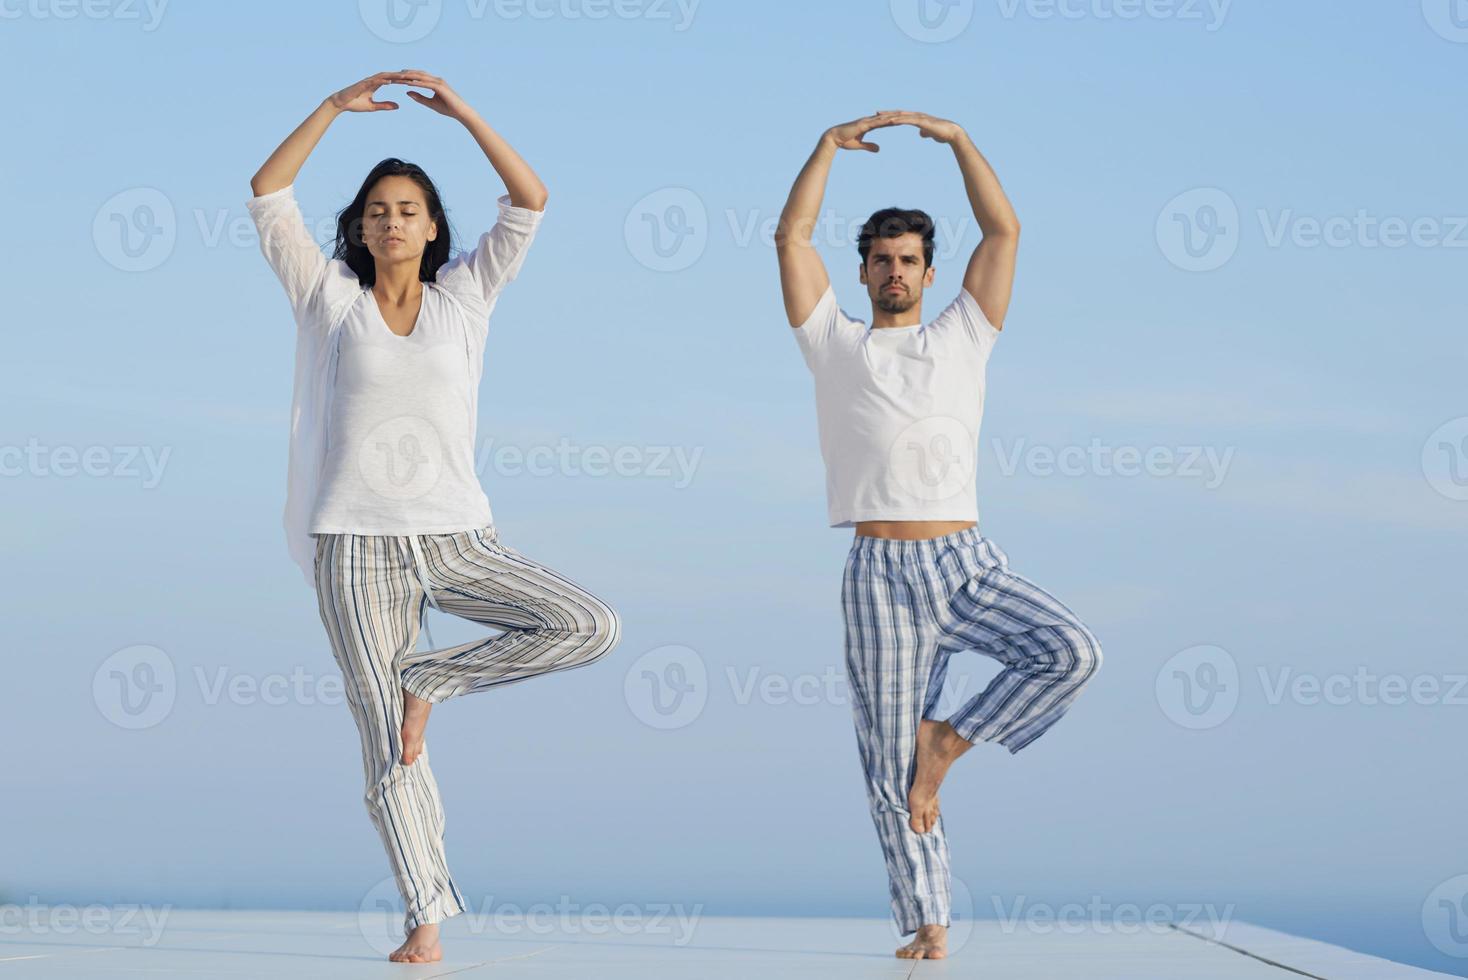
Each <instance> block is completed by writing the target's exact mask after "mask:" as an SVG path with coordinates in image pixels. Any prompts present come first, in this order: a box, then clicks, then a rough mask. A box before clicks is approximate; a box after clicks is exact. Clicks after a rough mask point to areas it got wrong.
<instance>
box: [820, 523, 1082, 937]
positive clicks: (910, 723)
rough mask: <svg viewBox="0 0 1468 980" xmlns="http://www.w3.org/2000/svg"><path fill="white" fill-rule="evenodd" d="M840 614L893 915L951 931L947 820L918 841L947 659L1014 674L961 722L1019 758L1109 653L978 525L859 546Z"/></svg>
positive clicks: (907, 927) (957, 719) (963, 731)
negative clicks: (916, 823)
mask: <svg viewBox="0 0 1468 980" xmlns="http://www.w3.org/2000/svg"><path fill="white" fill-rule="evenodd" d="M841 606H842V611H843V614H844V617H845V621H846V671H847V679H848V681H849V683H850V685H851V692H852V702H851V703H852V715H853V720H854V721H855V723H856V739H857V748H858V750H859V753H860V756H861V763H862V767H863V770H864V772H865V776H866V785H867V798H868V801H869V802H870V804H871V811H872V820H873V822H874V823H875V824H876V828H877V837H878V839H879V841H880V842H881V845H882V851H883V854H884V855H885V857H886V863H887V877H888V883H889V887H890V891H891V896H892V914H893V918H894V919H895V921H896V923H897V926H898V929H899V930H900V932H901V933H902V934H903V935H907V934H908V933H912V932H915V931H917V929H918V927H919V926H920V925H925V924H929V923H936V924H939V925H945V926H946V925H948V924H949V912H950V902H949V871H948V842H947V838H946V837H945V835H944V830H943V820H942V817H941V816H940V817H939V818H938V822H937V823H936V824H935V825H934V827H933V829H932V830H930V831H929V832H928V833H926V834H919V833H916V832H914V831H913V829H912V828H911V827H910V826H909V825H908V818H909V816H910V813H909V810H908V803H907V794H908V791H909V790H910V789H911V787H912V777H913V771H914V753H915V751H916V745H917V732H918V725H919V723H920V722H921V721H922V720H924V719H930V720H933V721H942V720H944V719H943V718H942V716H941V713H940V707H939V700H940V698H941V696H942V693H943V681H944V678H945V677H946V675H947V672H948V660H949V658H950V657H951V656H952V654H953V653H955V652H957V651H959V650H965V649H974V650H977V651H978V652H980V653H983V654H986V655H988V656H990V657H993V658H994V659H996V660H998V661H999V662H1000V663H1001V664H1002V665H1003V670H1001V671H1000V673H999V674H998V675H997V676H995V677H994V678H993V680H992V681H991V682H990V683H989V685H988V686H987V687H986V688H985V689H984V690H983V691H982V692H980V693H979V694H977V695H975V696H974V697H972V698H970V699H969V700H968V701H967V702H965V703H964V704H963V705H961V706H960V707H959V708H958V709H957V710H956V711H954V713H953V714H952V716H951V717H949V718H948V719H946V720H947V721H948V723H949V724H951V725H952V726H953V728H954V729H955V730H956V731H957V732H958V734H959V735H961V736H962V737H963V738H965V739H967V740H968V741H970V742H979V741H985V742H996V743H998V744H999V745H1002V746H1004V747H1005V748H1007V749H1008V750H1009V751H1010V752H1011V753H1013V752H1018V751H1019V750H1020V749H1022V748H1024V747H1025V746H1026V745H1029V744H1030V743H1031V742H1033V741H1034V740H1035V739H1037V738H1039V737H1040V736H1041V735H1042V734H1044V733H1045V731H1046V730H1047V729H1049V727H1050V726H1051V725H1053V724H1055V722H1056V721H1058V720H1059V719H1060V717H1061V715H1063V714H1065V712H1066V709H1067V708H1069V707H1070V704H1071V702H1072V701H1073V700H1074V699H1075V697H1076V695H1077V694H1078V693H1080V690H1081V688H1082V687H1084V686H1085V684H1086V682H1087V681H1088V680H1090V679H1091V677H1092V675H1094V674H1095V673H1096V670H1097V669H1098V668H1099V667H1100V665H1101V646H1100V644H1099V643H1098V642H1097V640H1096V637H1095V636H1094V635H1093V634H1092V633H1091V631H1090V630H1089V629H1087V628H1086V627H1085V626H1084V625H1083V624H1082V623H1081V622H1080V621H1079V620H1078V619H1077V618H1076V616H1075V614H1074V613H1073V612H1071V611H1070V609H1068V608H1066V606H1065V605H1063V604H1062V603H1061V602H1060V601H1059V600H1058V599H1056V598H1054V597H1053V596H1051V595H1050V594H1049V593H1047V592H1045V591H1044V590H1043V589H1041V588H1040V587H1039V586H1037V585H1035V584H1034V583H1033V582H1031V581H1030V580H1029V579H1027V578H1025V577H1023V576H1022V575H1019V574H1017V573H1015V572H1012V571H1010V570H1009V559H1008V556H1006V555H1005V553H1004V552H1003V551H1002V550H1001V549H1000V548H999V546H998V545H997V544H995V543H994V542H993V541H991V540H989V539H988V538H985V537H983V536H982V535H980V534H979V530H978V528H977V527H970V528H966V529H964V530H961V531H956V532H954V533H952V534H946V535H943V536H941V537H937V538H931V539H928V540H925V541H923V540H919V541H899V540H887V539H881V538H873V537H867V536H865V535H857V536H856V538H855V540H854V541H853V543H852V546H851V551H850V553H849V554H848V555H847V559H846V568H845V572H844V575H843V579H842V588H841Z"/></svg>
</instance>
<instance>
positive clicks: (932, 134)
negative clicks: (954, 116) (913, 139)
mask: <svg viewBox="0 0 1468 980" xmlns="http://www.w3.org/2000/svg"><path fill="white" fill-rule="evenodd" d="M874 118H876V119H880V120H883V122H882V123H881V125H884V126H916V127H917V129H918V133H919V134H921V135H923V136H925V137H927V138H928V139H930V140H936V141H937V142H939V143H952V142H953V141H954V140H956V139H958V138H959V137H960V136H962V135H963V127H962V126H960V125H959V124H958V123H956V122H952V121H950V120H948V119H939V118H938V117H937V116H930V115H928V114H927V113H926V112H910V111H908V110H906V109H883V110H882V111H881V112H879V113H877V115H876V116H875V117H874Z"/></svg>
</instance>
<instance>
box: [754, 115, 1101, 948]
mask: <svg viewBox="0 0 1468 980" xmlns="http://www.w3.org/2000/svg"><path fill="white" fill-rule="evenodd" d="M899 125H911V126H916V127H917V128H918V130H919V132H920V133H921V134H922V135H923V136H924V137H927V138H928V139H932V140H936V141H937V142H939V143H944V144H947V145H948V146H950V147H952V148H953V153H954V156H955V157H956V158H957V160H958V166H959V169H960V170H961V171H962V173H963V180H964V186H965V188H966V189H967V190H968V198H969V202H970V204H971V205H972V206H973V211H974V217H975V218H977V219H978V222H979V227H980V229H981V231H982V232H983V240H982V241H981V242H980V243H979V246H978V247H977V248H976V249H974V253H973V256H972V257H971V258H970V259H969V262H968V267H967V269H966V270H965V271H964V275H963V284H962V288H961V289H960V290H959V294H958V297H957V299H955V300H954V301H953V302H952V303H951V304H950V305H949V306H948V307H947V308H946V309H945V310H943V312H942V313H940V314H939V315H938V317H937V318H936V319H934V320H933V321H932V322H929V323H926V324H925V323H924V321H923V319H922V304H923V291H924V290H925V289H926V288H927V287H929V286H931V285H932V284H933V279H934V274H935V270H934V268H933V250H934V243H933V223H932V220H931V219H930V218H929V217H928V215H926V214H925V213H923V212H922V211H912V210H903V209H898V208H888V209H884V210H882V211H878V212H877V213H876V214H874V215H872V217H871V218H870V219H869V220H868V221H867V223H866V225H865V227H864V228H863V229H862V232H861V236H860V239H859V242H858V251H859V252H860V254H861V266H860V268H859V270H858V278H859V280H860V282H861V283H862V284H863V285H864V286H866V290H867V296H868V298H869V299H870V300H871V304H872V322H871V326H870V327H868V326H867V325H866V324H865V323H863V322H862V321H860V320H853V319H851V318H850V317H848V316H847V315H846V314H845V313H844V312H842V310H841V308H840V307H839V305H838V304H837V302H836V298H835V294H834V292H833V291H832V289H831V283H830V278H829V276H827V274H826V267H825V265H824V264H823V263H822V262H821V258H820V256H819V255H818V254H817V252H816V250H815V248H814V247H812V245H811V240H810V236H811V228H812V227H813V226H814V224H815V222H816V219H817V215H818V213H819V211H820V207H821V200H822V198H823V197H824V195H825V186H826V178H827V176H828V174H829V173H830V169H831V161H832V159H833V158H834V157H835V156H836V154H837V152H838V151H839V150H843V149H845V150H868V151H871V152H876V151H877V146H876V145H874V144H872V143H869V142H866V141H865V140H864V137H865V136H866V135H867V133H868V132H870V131H871V130H873V129H877V128H880V127H885V126H899ZM776 244H777V246H778V250H779V258H780V285H781V288H782V290H783V291H784V298H785V312H786V315H787V316H788V318H789V320H790V325H791V326H792V327H793V328H794V330H795V339H796V342H797V344H798V345H799V346H800V350H801V354H802V355H803V356H804V357H805V361H806V364H807V365H808V366H809V368H810V370H811V373H812V375H813V376H814V380H815V392H816V410H817V416H818V420H819V428H820V442H821V455H822V457H823V458H824V460H825V464H826V496H827V506H828V514H829V518H830V523H831V526H832V527H854V528H855V529H856V531H855V537H854V539H853V542H852V547H851V551H850V553H849V555H848V557H847V560H846V569H845V573H844V579H843V582H842V593H841V603H842V610H843V613H844V616H845V620H846V669H847V678H848V680H849V682H850V685H851V692H852V715H853V719H854V721H855V723H856V735H857V746H858V749H859V752H860V757H861V762H862V766H863V768H864V770H865V773H866V783H867V796H868V799H869V801H870V803H871V811H872V819H873V821H874V822H875V824H876V828H877V836H878V839H879V840H880V842H881V845H882V850H883V852H884V854H885V856H886V862H887V875H888V879H889V882H890V889H891V896H892V913H893V916H894V918H895V920H896V922H897V926H898V929H899V931H900V932H901V934H902V935H903V936H907V935H908V934H911V933H916V935H915V936H914V938H913V940H912V942H910V943H909V944H908V945H906V946H903V947H901V948H899V949H898V950H897V955H898V956H901V957H905V958H914V959H923V958H928V959H936V958H941V957H943V956H944V955H945V954H946V952H947V949H946V943H947V933H948V925H949V911H950V906H949V872H948V844H947V840H946V838H945V835H944V829H943V820H942V817H941V816H940V815H939V809H938V788H939V785H940V784H941V783H942V781H943V777H944V775H945V774H946V773H947V771H948V767H949V766H950V765H951V764H952V762H953V760H955V759H957V758H958V757H959V756H960V755H962V754H963V753H964V752H966V751H967V750H968V749H969V748H970V747H972V745H973V744H974V743H975V742H978V741H986V742H995V743H997V744H999V745H1002V746H1004V747H1005V748H1007V749H1009V751H1010V752H1012V753H1013V752H1018V751H1019V750H1020V749H1021V748H1023V747H1024V746H1026V745H1028V744H1029V743H1030V742H1032V741H1034V740H1035V739H1036V738H1038V737H1039V736H1040V735H1041V734H1042V733H1044V732H1045V730H1046V729H1048V728H1049V727H1050V726H1051V725H1052V724H1054V723H1055V722H1056V721H1057V720H1058V719H1059V718H1060V717H1061V715H1063V714H1064V713H1065V711H1066V709H1067V708H1068V707H1069V706H1070V704H1071V702H1072V701H1073V700H1074V699H1075V696H1076V695H1077V694H1078V693H1079V692H1080V690H1081V688H1082V687H1083V686H1084V685H1085V683H1086V682H1087V681H1088V680H1089V679H1090V678H1091V676H1092V675H1093V674H1095V672H1096V670H1097V668H1099V667H1100V665H1101V647H1100V644H1099V643H1098V642H1097V640H1096V637H1095V636H1094V635H1093V634H1092V633H1091V631H1090V630H1089V629H1087V628H1086V626H1085V625H1084V624H1082V623H1081V622H1080V621H1079V620H1078V619H1077V618H1076V616H1075V614H1074V613H1072V612H1071V611H1070V609H1068V608H1067V607H1066V606H1064V605H1063V604H1062V603H1061V602H1060V601H1059V600H1057V599H1055V598H1054V597H1053V596H1051V595H1050V594H1049V593H1047V592H1045V591H1044V590H1042V589H1041V588H1039V587H1038V586H1036V585H1035V584H1034V583H1033V582H1031V581H1029V580H1028V579H1026V578H1024V577H1023V576H1021V575H1019V574H1017V573H1015V572H1012V571H1010V569H1009V566H1008V557H1007V556H1006V555H1005V553H1004V552H1003V551H1002V550H1001V549H1000V548H999V546H998V545H997V544H995V543H994V542H993V541H991V540H990V539H988V538H986V537H983V536H981V535H980V534H979V530H978V516H979V515H978V504H977V500H976V496H975V492H974V491H975V484H974V470H975V462H976V458H975V452H976V448H977V443H978V434H979V422H980V419H981V418H982V415H983V407H984V373H985V367H986V365H987V363H988V359H989V352H990V351H991V350H992V348H993V346H994V342H995V340H996V339H997V338H998V336H999V331H1000V329H1001V327H1002V324H1003V322H1004V314H1005V311H1006V310H1007V309H1008V307H1009V298H1010V290H1011V286H1012V284H1013V281H1014V266H1015V254H1016V251H1017V249H1018V246H1019V221H1018V219H1017V218H1016V217H1015V214H1014V210H1013V209H1012V208H1011V207H1010V204H1009V201H1008V199H1006V197H1005V196H1004V192H1003V191H1002V190H1001V189H1000V186H999V181H998V179H997V178H996V177H995V176H994V172H993V171H992V170H991V169H990V168H989V165H988V163H987V162H986V161H985V160H984V158H983V156H982V155H980V153H979V151H978V150H977V149H976V148H975V146H974V144H973V142H972V141H971V140H970V139H969V137H968V134H966V133H965V132H964V131H963V129H962V128H960V127H959V126H958V125H957V124H955V123H952V122H949V121H947V120H944V119H936V118H934V117H932V116H929V115H926V114H924V113H919V112H905V111H883V112H878V113H877V114H876V115H873V116H867V117H866V118H864V119H858V120H856V121H854V122H850V123H846V124H845V125H841V126H836V127H834V128H832V129H830V130H827V131H826V132H825V133H824V134H822V136H821V139H820V142H819V144H818V145H817V146H816V150H815V152H814V153H813V154H811V157H810V159H809V160H808V161H807V162H806V164H805V168H804V169H803V170H801V172H800V176H799V177H798V178H796V181H795V186H794V187H793V188H792V189H791V192H790V200H789V201H788V202H787V203H786V205H785V210H784V213H783V214H782V215H781V217H780V227H779V230H778V232H777V237H776ZM968 648H973V649H977V650H978V651H979V652H981V653H984V654H986V655H988V656H991V657H994V658H995V659H996V660H998V661H999V662H1000V663H1001V664H1002V665H1003V667H1004V669H1003V670H1002V671H1001V672H1000V673H999V674H998V675H997V676H996V677H995V678H994V679H993V681H992V682H991V683H990V684H989V685H988V687H986V688H985V689H984V691H983V692H981V693H979V694H978V695H976V696H975V697H973V698H971V699H969V700H968V701H967V702H965V703H964V704H963V705H961V706H960V707H959V708H958V709H957V710H956V711H954V712H953V713H952V715H951V716H949V717H948V718H947V719H944V718H942V717H941V716H940V715H939V699H940V696H941V694H942V691H943V679H944V676H945V674H946V673H947V668H948V658H949V657H950V656H951V655H952V654H953V653H954V652H955V651H957V650H963V649H968Z"/></svg>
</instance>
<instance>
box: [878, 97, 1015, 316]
mask: <svg viewBox="0 0 1468 980" xmlns="http://www.w3.org/2000/svg"><path fill="white" fill-rule="evenodd" d="M880 115H881V117H882V118H883V119H886V120H891V121H892V122H896V123H906V124H908V125H912V126H916V127H918V130H919V132H921V133H922V135H923V136H926V137H927V138H929V139H932V140H936V141H938V142H939V143H947V144H948V145H949V146H951V147H953V155H954V156H955V157H957V158H958V169H959V170H960V171H962V172H963V186H964V189H965V190H966V191H968V201H969V205H970V206H971V207H972V208H973V209H974V217H975V218H977V219H978V222H979V230H980V231H981V232H982V233H983V236H984V237H983V240H982V241H980V242H979V246H978V248H976V249H974V254H973V256H972V257H971V258H970V259H969V260H968V269H967V270H966V271H965V272H964V274H963V288H964V289H966V290H968V293H969V295H970V296H972V297H973V298H974V299H975V300H976V301H977V302H978V304H979V309H981V310H983V311H984V316H985V317H986V318H987V319H988V321H989V322H990V323H992V324H993V325H994V329H996V330H1000V329H1003V326H1004V315H1005V313H1007V312H1008V311H1009V296H1010V292H1011V290H1012V289H1013V287H1014V260H1015V254H1016V253H1017V252H1018V251H1019V218H1018V217H1016V216H1015V213H1014V208H1013V207H1011V206H1010V204H1009V198H1007V197H1005V196H1004V190H1003V188H1001V187H1000V186H999V178H998V177H996V176H995V175H994V171H993V169H992V168H991V167H990V166H989V162H988V161H987V160H985V159H984V155H983V154H982V153H980V152H979V149H978V147H976V146H974V143H973V140H971V139H969V136H968V133H966V132H964V130H963V127H961V126H959V125H958V124H957V123H954V122H949V121H948V120H946V119H938V118H936V117H934V116H930V115H928V114H927V113H923V112H883V113H881V114H880Z"/></svg>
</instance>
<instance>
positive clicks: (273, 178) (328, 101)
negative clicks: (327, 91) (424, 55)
mask: <svg viewBox="0 0 1468 980" xmlns="http://www.w3.org/2000/svg"><path fill="white" fill-rule="evenodd" d="M408 82H409V79H408V78H407V77H406V76H405V75H403V74H402V73H401V72H395V71H381V72H378V73H377V74H376V75H370V76H368V77H367V78H364V79H362V80H361V81H360V82H354V83H353V84H351V85H348V86H347V87H346V88H344V89H342V90H341V91H339V92H334V93H332V94H331V95H328V96H327V97H326V98H325V99H323V100H322V101H321V104H320V105H319V106H317V107H316V110H315V111H314V112H312V113H311V114H310V115H309V116H307V117H306V119H305V121H304V122H302V123H301V124H300V125H299V126H297V127H296V128H295V131H294V132H292V133H291V134H290V135H289V136H287V137H286V138H285V142H283V143H281V144H280V145H279V146H277V147H276V148H275V152H274V153H272V154H270V159H269V160H266V161H265V163H264V164H262V165H261V167H260V169H259V170H258V171H256V172H255V176H254V177H252V178H250V192H251V193H252V194H254V195H255V196H256V197H259V196H260V195H262V194H269V193H270V192H271V191H278V190H280V189H281V188H282V187H288V186H290V185H291V184H293V183H295V180H296V174H298V173H300V172H301V166H302V164H304V163H305V162H306V158H307V157H308V156H310V155H311V151H312V150H314V149H316V144H317V143H319V142H320V141H321V134H322V133H325V132H326V127H328V126H330V125H331V121H332V120H333V119H335V118H336V117H337V116H338V115H340V114H341V113H343V112H381V111H382V110H384V109H389V110H391V109H396V108H397V107H398V104H397V103H396V102H378V101H377V100H375V99H374V98H373V95H375V94H376V93H377V90H378V89H379V88H380V87H382V86H383V85H388V84H396V85H404V84H408Z"/></svg>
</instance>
